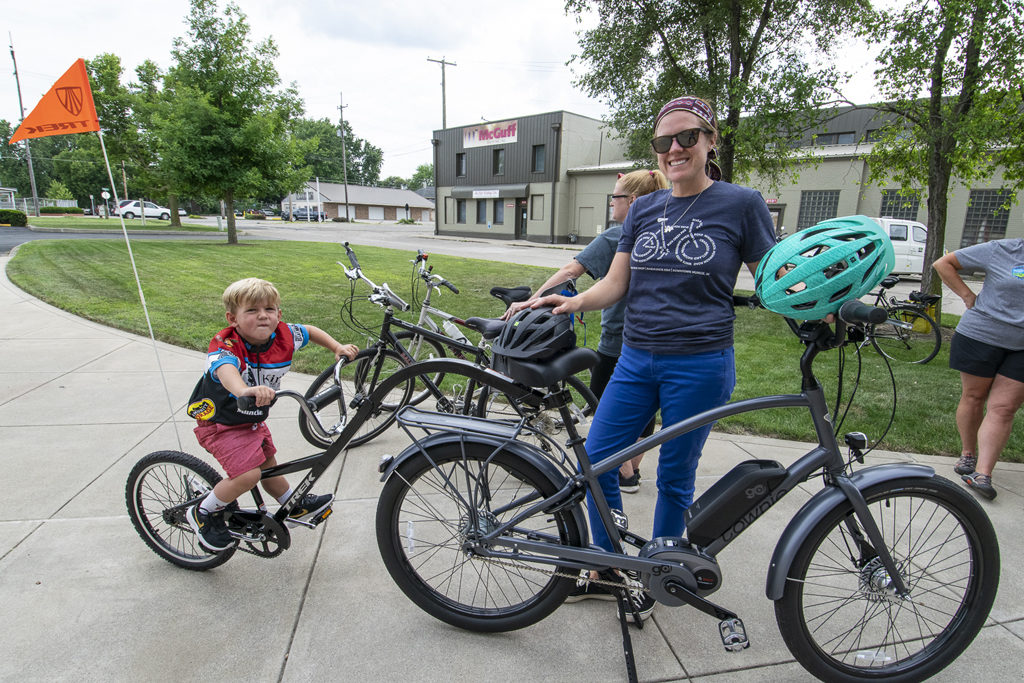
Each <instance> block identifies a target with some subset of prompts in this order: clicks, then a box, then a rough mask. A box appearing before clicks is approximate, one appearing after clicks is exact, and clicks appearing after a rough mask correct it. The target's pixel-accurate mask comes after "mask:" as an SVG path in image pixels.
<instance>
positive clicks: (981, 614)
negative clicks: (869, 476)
mask: <svg viewBox="0 0 1024 683" xmlns="http://www.w3.org/2000/svg"><path fill="white" fill-rule="evenodd" d="M864 497H865V499H866V500H867V503H868V508H869V510H870V511H871V514H872V516H873V517H874V519H875V520H876V521H877V523H878V526H879V528H880V529H881V532H882V536H883V538H884V539H885V542H886V544H887V545H888V548H889V552H890V553H891V554H892V556H893V560H894V561H895V562H896V565H897V566H898V567H899V568H900V571H901V573H902V578H903V582H904V583H905V584H906V586H907V588H908V590H909V593H910V594H909V596H907V597H906V598H902V597H900V596H897V595H895V594H894V591H893V589H892V588H891V581H890V579H889V576H888V574H887V573H886V571H885V569H884V568H883V567H882V563H881V561H880V560H879V559H878V556H877V554H876V553H875V551H874V549H873V548H872V547H871V545H870V542H869V541H868V540H867V538H866V536H864V535H863V534H861V533H860V524H859V522H858V521H857V519H856V517H855V516H854V514H853V510H852V506H851V505H850V503H849V502H846V501H844V503H843V504H842V505H840V506H838V507H837V508H836V509H835V510H833V511H832V512H831V513H830V514H828V515H827V516H826V517H825V518H824V519H822V520H821V522H819V523H818V525H817V526H816V527H815V528H814V530H813V531H812V532H811V533H810V534H809V535H808V537H807V540H806V542H805V543H804V545H803V546H802V547H801V548H800V550H799V551H798V554H797V556H796V558H795V559H794V562H793V565H792V567H791V569H790V573H789V577H788V579H787V582H786V590H785V593H784V594H783V597H782V598H781V599H780V600H778V601H776V603H775V615H776V619H777V620H778V625H779V631H780V632H781V633H782V637H783V639H784V640H785V641H786V645H787V646H788V647H789V650H790V652H792V653H793V656H794V657H796V659H797V661H799V662H800V663H801V664H802V665H803V666H804V667H805V668H806V669H807V670H808V671H810V672H811V673H812V674H814V675H815V676H817V677H819V678H821V679H822V680H827V681H855V680H885V681H919V680H922V679H925V678H927V677H929V676H931V675H933V674H935V673H936V672H938V671H940V670H941V669H942V668H943V667H945V666H946V665H947V664H949V663H950V662H952V661H953V660H954V659H956V658H957V656H959V655H960V653H961V652H963V651H964V649H965V648H966V647H967V646H968V645H969V644H970V643H971V641H972V640H973V639H974V637H975V636H976V635H977V633H978V631H979V630H980V629H981V627H982V625H983V624H984V622H985V618H986V617H987V616H988V613H989V609H990V608H991V606H992V602H993V600H994V598H995V594H996V589H997V587H998V583H999V548H998V545H997V541H996V536H995V532H994V531H993V529H992V524H991V522H990V521H989V519H988V517H986V516H985V513H984V512H983V511H982V510H981V508H980V506H979V505H978V504H977V502H975V501H974V500H973V499H972V498H971V496H970V495H969V494H967V493H966V492H965V491H963V490H961V489H960V488H958V487H957V486H956V485H954V484H952V483H950V482H949V481H947V480H945V479H942V478H941V477H933V478H931V479H902V480H894V481H889V482H885V483H882V484H878V485H877V486H874V487H872V488H870V489H868V490H866V491H865V492H864Z"/></svg>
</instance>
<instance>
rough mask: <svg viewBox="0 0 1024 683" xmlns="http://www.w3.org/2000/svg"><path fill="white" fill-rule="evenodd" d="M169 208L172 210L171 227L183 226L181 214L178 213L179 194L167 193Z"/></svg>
mask: <svg viewBox="0 0 1024 683" xmlns="http://www.w3.org/2000/svg"><path fill="white" fill-rule="evenodd" d="M167 208H168V209H170V210H171V227H172V228H180V227H181V216H179V215H178V195H176V194H173V193H172V194H169V195H167Z"/></svg>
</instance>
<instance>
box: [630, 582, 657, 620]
mask: <svg viewBox="0 0 1024 683" xmlns="http://www.w3.org/2000/svg"><path fill="white" fill-rule="evenodd" d="M633 576H634V575H633V573H632V572H629V573H628V574H627V578H626V584H627V585H629V587H630V588H629V591H628V592H627V595H628V596H629V602H630V603H631V605H632V607H633V609H631V610H629V611H628V612H626V621H628V622H629V623H631V624H634V623H636V617H635V616H634V612H635V613H636V614H637V615H639V616H640V621H647V618H648V617H650V616H651V613H652V612H654V606H655V605H656V604H657V601H656V600H655V599H654V598H652V597H651V596H650V594H649V593H647V591H645V590H644V585H643V584H642V583H640V581H639V580H638V579H636V578H633Z"/></svg>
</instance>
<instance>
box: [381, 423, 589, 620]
mask: <svg viewBox="0 0 1024 683" xmlns="http://www.w3.org/2000/svg"><path fill="white" fill-rule="evenodd" d="M558 488H559V483H558V482H555V481H553V480H552V479H551V478H550V477H549V476H548V475H546V474H544V473H542V472H541V471H540V470H538V469H537V468H536V467H534V466H533V465H531V464H530V463H528V462H526V461H525V460H523V459H522V458H521V457H519V456H517V455H515V454H514V453H510V452H508V451H506V450H497V451H495V448H494V447H493V446H491V445H489V444H481V443H474V442H466V443H462V444H444V445H441V446H437V447H434V448H432V449H431V451H430V460H429V461H428V459H427V458H425V457H416V458H412V459H410V460H407V461H406V462H405V463H403V464H402V465H401V466H400V467H399V468H398V469H397V470H396V471H395V472H394V473H392V475H391V476H390V477H389V478H388V481H387V483H386V484H385V485H384V489H383V491H382V492H381V496H380V500H379V501H378V504H377V546H378V548H379V549H380V554H381V558H382V559H383V560H384V565H385V566H386V567H387V570H388V573H389V574H391V578H392V579H394V581H395V583H396V584H397V585H398V587H399V588H401V589H402V592H403V593H405V594H406V596H408V597H409V599H410V600H412V601H413V602H415V603H416V604H417V605H419V607H420V608H422V609H423V610H424V611H426V612H427V613H429V614H431V615H432V616H434V617H436V618H437V619H440V620H441V621H444V622H447V623H449V624H451V625H453V626H458V627H459V628H464V629H468V630H470V631H486V632H495V631H511V630H514V629H518V628H523V627H525V626H529V625H531V624H534V623H536V622H538V621H540V620H541V619H543V618H544V617H546V616H547V615H548V614H550V613H551V612H553V611H554V610H555V609H556V608H557V607H558V606H559V605H561V604H562V602H563V601H564V600H565V597H566V596H567V595H568V594H569V591H571V590H572V588H573V586H574V585H575V581H574V579H573V578H565V577H564V576H558V575H556V571H557V570H556V568H555V567H552V566H550V565H547V564H527V563H526V562H524V561H517V562H512V561H509V560H500V559H490V560H489V559H485V558H481V557H478V556H476V555H474V554H473V553H472V552H467V550H466V548H467V547H469V546H470V545H472V543H473V539H474V537H479V536H480V535H482V534H486V533H488V532H489V531H491V530H493V529H496V528H497V527H498V526H499V525H501V524H502V523H503V522H505V521H506V520H509V519H511V518H513V517H515V516H516V515H518V514H520V513H521V512H522V511H523V510H524V509H526V508H527V507H529V506H530V505H532V504H534V503H536V502H537V501H538V500H540V499H541V498H543V497H544V496H549V495H552V494H554V493H555V492H556V491H557V490H558ZM506 535H514V536H520V537H523V538H525V537H530V538H531V539H532V540H540V539H546V540H548V541H549V542H550V543H552V544H553V545H571V546H579V545H580V544H581V543H582V542H583V538H584V533H583V531H582V530H581V529H580V528H579V526H578V524H577V521H576V517H575V516H573V514H571V512H570V511H569V510H565V509H560V510H557V511H555V512H547V513H539V514H536V515H534V516H532V517H528V518H526V519H523V520H521V521H520V522H519V523H518V524H516V526H515V527H514V529H509V530H508V532H507V534H506ZM561 572H562V573H563V574H571V575H573V576H575V574H576V572H575V571H574V570H568V569H561Z"/></svg>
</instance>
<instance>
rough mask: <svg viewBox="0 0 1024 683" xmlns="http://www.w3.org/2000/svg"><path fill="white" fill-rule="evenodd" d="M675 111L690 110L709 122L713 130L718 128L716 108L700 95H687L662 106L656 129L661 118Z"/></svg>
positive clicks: (655, 125) (705, 121)
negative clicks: (715, 122) (715, 121)
mask: <svg viewBox="0 0 1024 683" xmlns="http://www.w3.org/2000/svg"><path fill="white" fill-rule="evenodd" d="M673 111H688V112H690V113H691V114H694V115H695V116H696V117H697V118H699V119H701V120H702V121H704V123H706V124H708V127H709V128H711V129H712V130H715V129H717V126H715V124H714V120H715V110H714V109H712V108H711V105H709V104H708V103H707V102H705V101H704V100H702V99H700V98H699V97H690V96H686V97H677V98H675V99H674V100H671V101H670V102H668V103H667V104H665V106H664V107H662V108H661V111H660V112H658V118H656V119H655V120H654V128H655V130H657V128H658V123H660V122H661V119H662V118H664V116H665V115H666V114H668V113H670V112H673Z"/></svg>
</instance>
